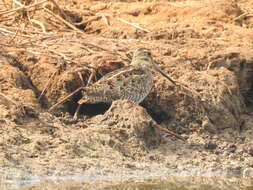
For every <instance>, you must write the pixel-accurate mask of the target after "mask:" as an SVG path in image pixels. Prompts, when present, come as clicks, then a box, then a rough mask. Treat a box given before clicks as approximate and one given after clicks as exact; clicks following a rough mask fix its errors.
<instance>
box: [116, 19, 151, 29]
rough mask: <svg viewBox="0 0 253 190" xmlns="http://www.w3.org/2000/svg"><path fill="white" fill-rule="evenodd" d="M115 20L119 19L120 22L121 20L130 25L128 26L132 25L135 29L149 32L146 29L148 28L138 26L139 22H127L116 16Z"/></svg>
mask: <svg viewBox="0 0 253 190" xmlns="http://www.w3.org/2000/svg"><path fill="white" fill-rule="evenodd" d="M117 20H118V21H120V22H123V23H125V24H128V25H130V26H133V27H134V28H137V29H139V30H142V31H144V32H151V31H150V30H148V29H145V28H142V27H141V26H139V24H137V23H132V22H129V21H127V20H124V19H122V18H117Z"/></svg>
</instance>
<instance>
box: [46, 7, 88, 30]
mask: <svg viewBox="0 0 253 190" xmlns="http://www.w3.org/2000/svg"><path fill="white" fill-rule="evenodd" d="M43 9H44V10H45V11H46V12H47V13H49V14H50V15H52V16H53V17H55V18H56V19H57V20H59V21H60V22H62V23H63V24H65V25H66V26H68V27H69V28H71V29H73V30H75V31H76V32H78V33H82V34H83V32H82V31H81V30H79V29H77V28H76V27H75V26H74V25H73V24H71V23H70V22H68V21H66V20H64V19H63V18H62V17H60V16H58V15H56V14H54V13H53V12H52V11H50V10H49V9H47V8H46V7H44V8H43Z"/></svg>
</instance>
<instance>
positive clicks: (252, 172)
mask: <svg viewBox="0 0 253 190" xmlns="http://www.w3.org/2000/svg"><path fill="white" fill-rule="evenodd" d="M242 177H246V178H252V177H253V168H245V169H244V170H243V172H242Z"/></svg>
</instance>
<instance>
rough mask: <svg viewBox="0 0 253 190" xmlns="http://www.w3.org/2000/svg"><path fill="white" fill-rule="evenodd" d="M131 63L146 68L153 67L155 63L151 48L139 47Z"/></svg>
mask: <svg viewBox="0 0 253 190" xmlns="http://www.w3.org/2000/svg"><path fill="white" fill-rule="evenodd" d="M131 65H133V66H137V67H142V68H143V67H144V68H152V67H153V65H154V62H153V58H152V53H151V51H150V50H149V49H146V48H138V49H136V50H135V51H134V54H133V58H132V62H131Z"/></svg>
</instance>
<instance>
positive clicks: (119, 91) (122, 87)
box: [78, 48, 154, 104]
mask: <svg viewBox="0 0 253 190" xmlns="http://www.w3.org/2000/svg"><path fill="white" fill-rule="evenodd" d="M153 67H154V64H153V59H152V55H151V52H150V51H149V50H148V49H145V48H139V49H137V50H136V51H135V52H134V55H133V58H132V61H131V64H130V65H129V66H126V67H123V68H121V69H118V70H115V71H113V72H110V73H108V74H107V75H105V76H104V77H102V78H101V79H100V80H98V81H97V82H96V83H94V84H93V85H91V86H89V87H85V88H84V89H83V91H82V94H83V97H82V99H81V100H79V102H78V103H79V104H83V103H100V102H103V103H111V102H113V101H114V100H131V101H133V102H135V103H137V104H139V103H140V102H142V101H143V100H144V98H145V97H146V96H147V95H148V94H149V92H150V90H151V89H152V86H153V76H152V73H151V69H152V68H153Z"/></svg>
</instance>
